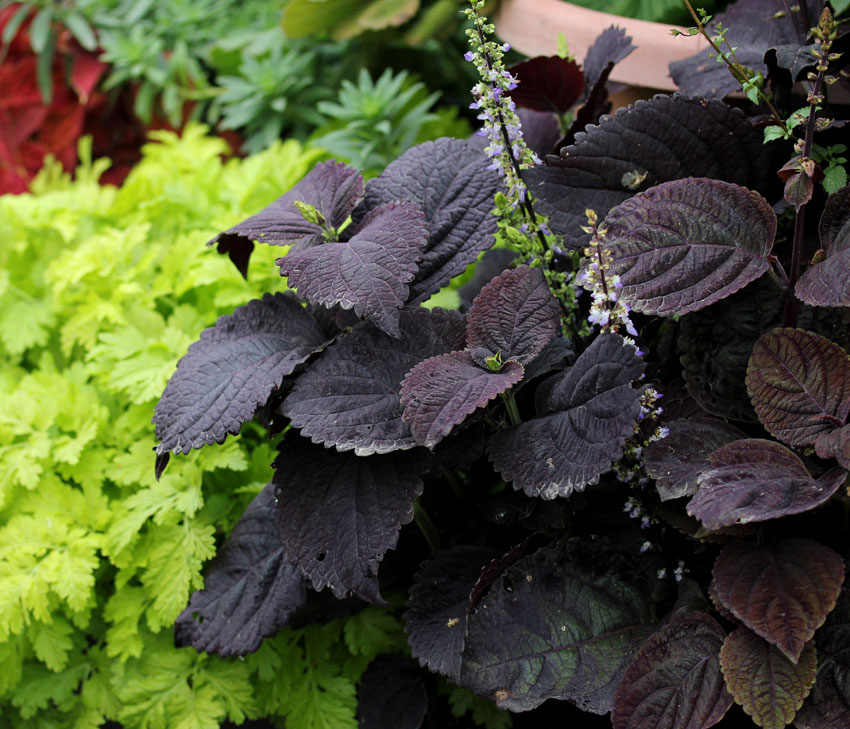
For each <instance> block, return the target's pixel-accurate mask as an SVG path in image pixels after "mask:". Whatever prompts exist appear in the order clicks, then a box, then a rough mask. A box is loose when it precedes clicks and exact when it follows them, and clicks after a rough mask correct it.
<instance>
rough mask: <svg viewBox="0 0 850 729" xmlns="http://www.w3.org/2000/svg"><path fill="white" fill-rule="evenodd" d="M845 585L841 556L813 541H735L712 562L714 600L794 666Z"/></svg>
mask: <svg viewBox="0 0 850 729" xmlns="http://www.w3.org/2000/svg"><path fill="white" fill-rule="evenodd" d="M843 581H844V562H843V561H842V560H841V557H839V556H838V554H836V553H835V552H833V551H832V550H831V549H829V548H828V547H824V546H823V545H821V544H818V543H817V542H813V541H811V540H808V539H798V538H793V539H785V540H783V541H781V542H779V543H777V544H772V545H768V546H765V547H761V546H758V545H756V544H751V543H749V542H735V543H734V544H730V545H728V546H727V547H726V548H724V550H723V551H722V552H721V553H720V556H719V557H718V558H717V562H715V564H714V590H713V594H712V597H713V598H715V599H717V600H719V601H720V602H721V603H722V604H723V605H724V607H726V608H727V609H728V610H730V611H731V612H732V613H733V614H734V615H735V617H737V618H738V619H739V620H740V621H742V622H743V623H744V625H746V626H747V627H748V628H750V629H752V630H753V631H755V632H756V633H757V634H758V635H760V636H761V637H762V638H764V639H765V640H767V641H769V642H770V643H772V644H774V645H775V646H777V648H778V649H779V650H780V651H782V653H784V654H785V655H786V656H788V658H789V659H790V660H792V661H793V662H795V663H796V662H797V661H798V660H799V658H800V654H801V653H802V651H803V647H804V646H805V645H806V643H808V641H809V640H811V638H812V636H813V635H814V634H815V630H817V629H818V628H819V627H820V626H821V625H823V622H824V620H825V619H826V616H827V614H828V613H829V612H830V610H832V608H833V607H835V603H836V601H837V600H838V594H839V592H840V591H841V583H842V582H843Z"/></svg>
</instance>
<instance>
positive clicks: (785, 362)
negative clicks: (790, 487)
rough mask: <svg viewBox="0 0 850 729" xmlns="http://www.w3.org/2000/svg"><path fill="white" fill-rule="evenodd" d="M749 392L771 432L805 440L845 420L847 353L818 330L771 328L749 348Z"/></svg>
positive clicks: (849, 400) (849, 394)
mask: <svg viewBox="0 0 850 729" xmlns="http://www.w3.org/2000/svg"><path fill="white" fill-rule="evenodd" d="M747 391H748V392H749V394H750V399H751V400H752V403H753V407H755V410H756V414H757V415H758V418H759V420H760V421H761V422H762V424H763V425H764V427H765V428H767V430H768V432H769V433H770V434H771V435H773V436H775V437H776V438H779V439H780V440H783V441H785V442H786V443H788V444H789V445H792V446H802V445H809V444H811V443H814V442H815V441H816V440H817V439H818V437H819V436H822V435H824V434H828V433H830V432H831V431H833V430H835V429H837V428H840V427H842V426H843V425H844V424H845V423H846V421H847V416H848V412H850V357H848V355H847V353H846V352H845V351H844V350H843V349H841V347H839V346H838V345H837V344H833V343H832V342H830V341H829V340H828V339H825V338H824V337H822V336H820V335H819V334H815V333H813V332H808V331H805V330H803V329H790V328H780V329H774V330H773V331H772V332H768V333H767V334H764V335H762V336H761V337H760V338H759V340H758V341H757V342H756V344H755V346H754V347H753V354H752V356H751V357H750V363H749V366H748V368H747Z"/></svg>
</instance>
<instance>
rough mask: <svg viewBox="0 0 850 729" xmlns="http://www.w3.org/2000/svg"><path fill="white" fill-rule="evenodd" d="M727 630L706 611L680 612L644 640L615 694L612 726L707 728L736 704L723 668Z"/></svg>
mask: <svg viewBox="0 0 850 729" xmlns="http://www.w3.org/2000/svg"><path fill="white" fill-rule="evenodd" d="M725 637H726V632H725V631H724V630H723V628H721V627H720V625H719V624H718V622H717V621H716V620H714V618H712V617H711V616H710V615H708V614H707V613H702V612H694V613H685V614H683V615H680V616H678V617H676V618H675V619H673V620H672V621H670V622H669V623H667V625H665V626H664V627H662V628H661V629H660V630H659V631H658V632H657V633H654V634H653V635H651V636H650V637H649V639H648V640H647V641H646V643H644V644H643V645H642V646H641V647H640V650H639V651H638V653H637V655H636V656H635V658H634V660H633V661H632V663H631V665H630V666H629V667H628V669H627V670H626V673H625V674H624V675H623V678H622V679H621V680H620V684H619V686H618V687H617V693H616V694H615V696H614V709H613V711H612V712H611V723H612V724H613V727H614V729H707V727H710V726H714V725H715V724H716V723H717V722H719V721H720V720H721V719H722V718H723V716H724V714H725V713H726V712H727V711H728V709H729V707H730V706H731V705H732V696H731V695H730V694H729V692H728V691H727V690H726V686H725V684H724V682H723V675H722V674H721V672H720V647H721V646H722V645H723V640H724V638H725Z"/></svg>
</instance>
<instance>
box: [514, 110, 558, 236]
mask: <svg viewBox="0 0 850 729" xmlns="http://www.w3.org/2000/svg"><path fill="white" fill-rule="evenodd" d="M517 116H518V117H519V123H520V124H521V125H522V138H523V139H524V140H525V143H526V144H527V145H528V147H529V149H530V150H531V151H532V152H534V153H535V154H536V155H537V156H538V157H545V156H546V155H547V154H552V153H554V152H555V151H557V147H556V144H557V142H558V140H559V139H560V138H561V122H560V121H559V119H558V115H557V114H553V113H552V112H549V111H533V110H532V109H522V108H519V109H517ZM500 250H504V249H500Z"/></svg>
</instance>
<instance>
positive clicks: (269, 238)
mask: <svg viewBox="0 0 850 729" xmlns="http://www.w3.org/2000/svg"><path fill="white" fill-rule="evenodd" d="M363 193H364V184H363V178H362V177H361V176H360V174H359V173H358V172H357V170H355V169H354V168H353V167H349V166H348V165H345V164H343V163H342V162H335V161H333V160H331V161H329V162H320V163H319V164H317V165H316V166H315V167H314V168H313V169H312V170H311V171H310V172H309V173H308V174H307V175H306V177H304V179H303V180H301V181H300V182H299V183H298V184H296V185H295V186H294V187H293V188H292V189H291V190H289V192H287V193H286V194H284V195H283V196H281V197H279V198H278V199H277V200H275V201H274V202H273V203H271V204H270V205H267V206H266V207H265V208H263V209H262V210H261V211H260V212H259V213H257V214H256V215H252V216H251V217H250V218H247V219H246V220H243V221H242V222H241V223H239V224H238V225H234V226H233V227H232V228H229V229H228V230H226V231H224V232H223V233H219V234H218V235H217V236H216V237H215V238H213V239H212V240H211V241H210V242H209V243H208V244H207V245H213V244H214V243H218V252H219V253H225V252H227V253H229V254H230V257H231V259H232V260H233V262H234V264H236V267H237V268H239V270H240V272H242V274H243V276H244V275H245V273H244V271H243V266H244V269H245V270H247V268H248V258H249V257H250V255H251V251H252V250H253V244H252V243H251V241H259V242H260V243H268V244H269V245H273V246H288V245H293V246H294V247H293V249H292V250H301V249H303V248H308V247H310V246H314V245H318V244H319V243H322V242H323V241H324V240H325V232H326V231H327V230H328V228H332V229H336V228H339V227H340V226H341V225H342V224H343V223H344V222H345V220H346V219H347V218H348V216H349V215H351V212H352V211H353V210H354V208H355V207H356V206H357V203H359V202H360V200H362V199H363ZM296 201H300V202H304V203H307V204H308V205H312V206H313V207H315V208H316V210H317V211H318V212H319V214H320V215H321V216H322V217H323V218H324V220H325V225H320V224H318V223H311V222H308V221H307V220H306V219H305V218H304V216H303V215H302V214H301V212H300V211H299V210H298V208H296V207H295V202H296Z"/></svg>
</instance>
